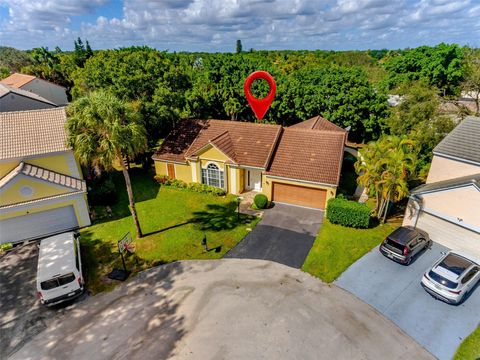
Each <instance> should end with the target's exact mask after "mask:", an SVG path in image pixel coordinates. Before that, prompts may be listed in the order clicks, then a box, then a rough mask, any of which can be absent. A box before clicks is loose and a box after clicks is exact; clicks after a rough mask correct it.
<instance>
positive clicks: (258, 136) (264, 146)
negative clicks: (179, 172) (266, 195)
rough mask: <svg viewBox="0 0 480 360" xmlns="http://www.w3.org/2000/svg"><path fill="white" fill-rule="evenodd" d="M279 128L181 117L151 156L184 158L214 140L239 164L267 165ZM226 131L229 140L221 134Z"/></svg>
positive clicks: (174, 158) (263, 166)
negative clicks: (232, 155)
mask: <svg viewBox="0 0 480 360" xmlns="http://www.w3.org/2000/svg"><path fill="white" fill-rule="evenodd" d="M281 129H282V128H281V126H279V125H269V124H258V123H247V122H240V121H228V120H184V121H182V122H180V124H179V125H178V126H177V128H176V129H175V130H174V131H173V132H172V133H171V134H170V135H169V136H168V137H167V138H166V139H165V141H164V143H163V144H162V146H161V147H160V149H159V150H158V151H157V152H156V153H155V155H154V156H153V159H157V160H167V161H168V160H170V161H179V162H185V161H186V158H188V157H194V156H196V155H197V154H196V153H197V152H198V150H200V149H202V148H203V147H205V145H207V144H208V143H211V142H212V141H213V142H216V143H217V144H220V146H222V147H224V149H226V150H225V151H227V152H228V153H229V154H232V153H234V154H235V159H234V160H235V161H236V162H237V163H238V164H240V165H245V166H255V167H261V168H266V167H267V165H268V162H269V159H270V156H271V153H272V151H273V148H274V145H275V143H276V139H277V137H278V134H279V133H280V131H281ZM225 132H228V136H229V137H230V141H228V140H227V137H226V135H222V134H224V133H225ZM220 135H222V136H220ZM229 142H230V144H228V143H229ZM232 145H233V148H232ZM229 154H226V155H229ZM229 156H230V155H229Z"/></svg>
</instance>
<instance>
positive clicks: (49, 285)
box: [40, 273, 75, 290]
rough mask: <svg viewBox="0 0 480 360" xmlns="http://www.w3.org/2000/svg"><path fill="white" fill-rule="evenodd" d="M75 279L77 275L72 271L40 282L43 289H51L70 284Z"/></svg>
mask: <svg viewBox="0 0 480 360" xmlns="http://www.w3.org/2000/svg"><path fill="white" fill-rule="evenodd" d="M74 280H75V275H73V273H70V274H67V275H63V276H59V277H58V278H55V279H50V280H47V281H43V282H41V283H40V288H41V289H42V290H51V289H55V288H56V287H59V286H63V285H66V284H69V283H71V282H72V281H74Z"/></svg>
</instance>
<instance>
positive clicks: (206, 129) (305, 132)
mask: <svg viewBox="0 0 480 360" xmlns="http://www.w3.org/2000/svg"><path fill="white" fill-rule="evenodd" d="M346 138H347V131H345V130H344V129H342V128H340V127H338V126H336V125H334V124H333V123H331V122H329V121H328V120H326V119H323V118H321V117H319V116H318V117H315V118H312V119H310V120H307V121H304V122H302V123H300V124H297V125H294V126H290V127H287V128H285V127H282V126H280V125H270V124H263V123H249V122H240V121H227V120H184V121H181V122H180V123H179V124H178V125H177V127H176V128H175V129H174V130H173V131H172V132H171V134H170V135H169V136H168V137H167V138H166V139H165V141H164V142H163V144H162V145H161V147H160V149H159V150H158V151H157V152H156V153H155V154H154V155H153V160H154V161H155V170H156V174H157V175H158V176H168V177H170V178H175V179H180V180H183V181H185V182H187V183H189V182H198V183H203V184H208V185H212V186H216V187H219V188H222V189H225V190H226V191H227V192H228V193H231V194H241V193H243V192H246V191H255V192H261V193H263V194H265V195H266V196H267V197H268V199H269V200H271V201H275V202H282V203H287V204H293V205H299V206H305V207H311V208H317V209H325V206H326V202H327V200H328V199H330V198H332V197H335V195H336V191H337V187H338V183H339V179H340V170H341V167H342V159H343V150H344V144H345V141H346Z"/></svg>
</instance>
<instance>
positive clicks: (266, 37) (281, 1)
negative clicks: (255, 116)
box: [0, 0, 480, 51]
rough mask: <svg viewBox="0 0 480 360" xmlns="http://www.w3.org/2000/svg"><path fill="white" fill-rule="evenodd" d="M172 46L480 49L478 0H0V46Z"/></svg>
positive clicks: (199, 48)
mask: <svg viewBox="0 0 480 360" xmlns="http://www.w3.org/2000/svg"><path fill="white" fill-rule="evenodd" d="M78 36H80V37H82V38H83V39H88V40H89V42H90V44H91V45H92V48H94V49H101V48H115V47H123V46H130V45H148V46H152V47H156V48H158V49H162V50H165V49H168V50H170V51H174V50H175V51H233V50H234V49H235V41H236V39H241V40H242V43H243V47H244V49H249V48H254V49H333V50H348V49H381V48H389V49H392V48H405V47H415V46H419V45H434V44H438V43H440V42H447V43H459V44H461V45H471V46H475V47H480V1H479V0H288V1H287V0H123V1H121V0H0V45H3V46H13V47H16V48H20V49H29V48H32V47H39V46H47V47H49V48H54V47H55V46H60V47H61V48H62V49H64V50H70V49H72V47H73V40H74V39H75V38H77V37H78Z"/></svg>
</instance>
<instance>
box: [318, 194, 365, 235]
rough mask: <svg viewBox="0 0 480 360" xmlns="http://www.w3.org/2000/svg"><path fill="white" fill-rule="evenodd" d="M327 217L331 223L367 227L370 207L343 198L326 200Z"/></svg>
mask: <svg viewBox="0 0 480 360" xmlns="http://www.w3.org/2000/svg"><path fill="white" fill-rule="evenodd" d="M327 219H328V220H329V221H330V222H331V223H333V224H339V225H342V226H348V227H353V228H367V227H368V225H369V223H370V208H369V207H368V206H367V205H366V204H361V203H358V202H356V201H350V200H346V199H343V198H336V199H330V200H328V204H327Z"/></svg>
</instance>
